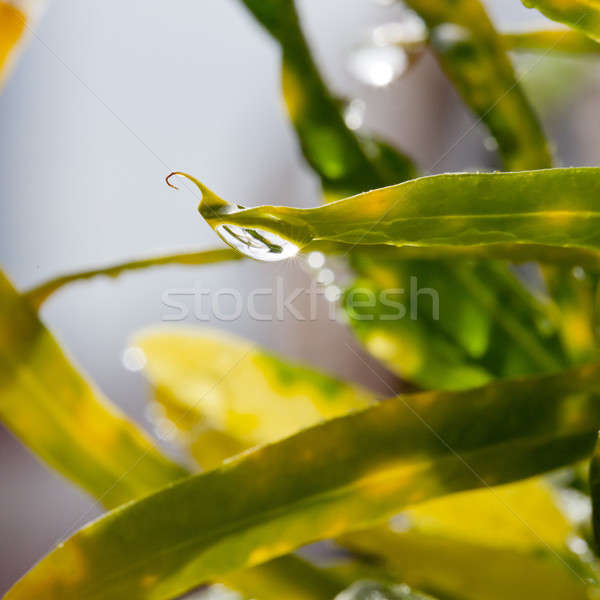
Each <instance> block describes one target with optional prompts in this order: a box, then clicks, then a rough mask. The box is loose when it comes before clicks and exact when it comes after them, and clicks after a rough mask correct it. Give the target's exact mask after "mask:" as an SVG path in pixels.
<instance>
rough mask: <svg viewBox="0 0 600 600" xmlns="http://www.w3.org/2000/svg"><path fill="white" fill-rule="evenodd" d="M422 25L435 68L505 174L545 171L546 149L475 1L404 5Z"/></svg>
mask: <svg viewBox="0 0 600 600" xmlns="http://www.w3.org/2000/svg"><path fill="white" fill-rule="evenodd" d="M407 4H408V5H409V6H410V7H411V8H412V9H413V10H415V11H416V12H417V13H418V14H419V15H420V16H421V17H422V18H423V19H424V21H425V23H426V24H427V26H428V28H429V30H430V43H431V45H432V47H433V49H434V50H435V52H436V55H437V56H438V58H439V61H440V64H441V66H442V68H443V69H444V71H445V72H446V74H447V75H448V77H449V78H450V80H451V81H452V83H453V84H454V85H455V87H456V89H457V91H458V92H459V93H460V95H461V96H462V98H463V100H464V101H465V103H466V104H467V106H469V108H471V110H472V111H473V112H474V113H475V114H476V115H477V116H478V117H479V118H480V119H481V121H483V123H485V125H486V126H487V127H488V129H489V130H490V133H491V134H492V135H493V136H494V138H495V139H496V140H497V142H498V149H499V152H500V154H501V155H502V159H503V161H504V165H505V168H506V169H507V170H509V171H524V170H527V169H543V168H547V167H550V166H551V157H550V152H549V150H548V145H547V142H546V139H545V137H544V134H543V132H542V130H541V127H540V125H539V123H538V120H537V118H536V116H535V113H534V112H533V110H532V108H531V106H530V104H529V102H528V101H527V99H526V97H525V95H524V94H523V91H522V89H521V86H520V85H519V81H518V79H517V77H516V75H515V72H514V70H513V67H512V65H511V62H510V60H509V58H508V56H507V54H506V51H505V47H504V45H503V43H502V39H501V36H500V35H498V33H497V32H496V30H495V29H494V26H493V24H492V22H491V21H490V19H489V17H488V15H487V12H486V10H485V8H484V6H483V4H482V3H481V2H479V0H458V1H457V2H446V1H445V0H408V1H407Z"/></svg>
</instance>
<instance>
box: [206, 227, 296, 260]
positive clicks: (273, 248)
mask: <svg viewBox="0 0 600 600" xmlns="http://www.w3.org/2000/svg"><path fill="white" fill-rule="evenodd" d="M216 232H217V233H218V234H219V237H220V238H221V239H222V240H223V241H224V242H225V243H226V244H229V245H230V246H231V247H232V248H235V249H236V250H238V251H239V252H241V253H242V254H244V255H246V256H248V257H249V258H254V259H256V260H263V261H268V262H274V261H278V260H285V259H286V258H291V257H292V256H296V254H298V250H299V249H300V248H299V247H298V246H296V244H293V243H292V242H290V241H289V240H286V239H285V238H282V237H281V236H279V235H277V234H275V233H271V232H270V231H263V230H262V229H246V228H245V227H239V226H238V225H217V227H216Z"/></svg>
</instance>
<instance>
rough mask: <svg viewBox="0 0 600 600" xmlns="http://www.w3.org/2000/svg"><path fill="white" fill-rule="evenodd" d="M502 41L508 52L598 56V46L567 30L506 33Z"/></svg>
mask: <svg viewBox="0 0 600 600" xmlns="http://www.w3.org/2000/svg"><path fill="white" fill-rule="evenodd" d="M502 41H503V42H504V44H505V45H506V47H507V48H508V49H509V50H527V51H529V50H531V51H543V52H546V51H548V52H565V53H567V54H598V53H600V44H599V43H598V42H595V41H594V40H591V39H590V38H589V37H587V36H586V35H583V34H582V33H579V32H577V31H573V30H569V29H548V30H543V31H521V32H511V33H509V32H506V33H503V34H502Z"/></svg>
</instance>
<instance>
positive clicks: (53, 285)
mask: <svg viewBox="0 0 600 600" xmlns="http://www.w3.org/2000/svg"><path fill="white" fill-rule="evenodd" d="M241 258H243V257H242V256H240V254H239V253H238V252H234V251H233V250H229V249H227V248H216V249H214V250H203V251H201V252H183V253H181V254H169V255H162V256H154V257H150V258H144V259H139V260H133V261H128V262H124V263H118V264H114V265H109V266H107V267H100V268H98V269H90V270H89V271H79V272H76V273H69V274H68V275H62V276H60V277H56V278H53V279H51V280H49V281H46V282H45V283H42V284H41V285H39V286H36V287H35V288H33V289H31V290H29V291H28V292H26V294H25V297H26V298H27V300H28V301H29V302H30V303H31V305H32V306H33V307H34V308H39V307H40V305H41V304H42V303H43V302H44V301H45V300H46V299H47V298H48V297H49V296H50V295H51V294H53V293H54V292H56V291H57V290H59V289H60V288H62V287H63V286H65V285H68V284H70V283H73V282H76V281H83V280H86V279H92V278H94V277H99V276H106V277H118V276H119V275H121V274H122V273H124V272H126V271H136V270H140V269H148V268H152V267H159V266H164V265H193V266H195V265H207V264H214V263H219V262H223V261H228V260H239V259H241Z"/></svg>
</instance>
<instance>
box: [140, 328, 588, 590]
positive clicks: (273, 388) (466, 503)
mask: <svg viewBox="0 0 600 600" xmlns="http://www.w3.org/2000/svg"><path fill="white" fill-rule="evenodd" d="M137 343H138V345H139V346H140V347H141V348H142V349H143V350H144V352H145V355H146V359H147V366H146V368H147V372H148V373H149V377H150V380H151V381H152V383H153V384H154V386H156V388H157V389H160V390H163V392H164V391H166V390H168V391H169V397H170V398H171V399H170V401H169V402H168V403H167V404H166V405H165V408H166V409H167V413H170V412H171V407H172V406H175V407H177V409H176V411H175V414H179V412H180V411H181V410H182V409H183V410H187V411H188V412H193V413H194V422H195V423H202V422H204V421H205V419H204V415H203V413H202V410H203V408H204V406H205V404H206V402H205V401H204V398H203V389H204V387H205V386H206V385H207V384H208V383H209V382H208V381H207V380H206V378H207V377H208V378H209V379H211V380H213V381H214V382H215V383H216V382H217V381H220V380H221V379H222V378H223V376H224V375H225V374H226V373H227V371H228V369H229V368H230V365H229V364H228V363H229V361H230V360H231V358H230V356H232V355H233V356H235V355H236V353H239V351H240V350H241V349H243V348H246V347H247V345H248V344H247V342H245V341H242V340H235V339H233V338H230V336H227V337H225V338H224V339H223V342H222V343H220V344H219V343H217V340H216V338H215V337H214V334H210V333H209V334H208V335H205V334H203V333H195V334H193V333H192V332H191V331H186V332H185V333H181V332H180V331H179V330H177V329H170V330H163V331H154V332H153V331H149V332H145V333H142V334H141V335H139V336H138V338H137ZM236 346H238V348H237V349H236ZM209 351H210V355H211V356H212V358H213V360H212V365H210V364H209V363H208V361H207V360H206V355H207V354H208V352H209ZM253 352H254V353H255V354H257V355H258V356H260V353H258V351H257V350H256V348H253ZM182 354H183V355H185V356H187V357H190V356H192V355H193V356H196V357H197V360H194V361H193V365H192V366H193V368H192V369H189V370H188V369H185V370H184V371H183V372H182V370H181V369H180V368H179V367H178V363H179V360H178V357H179V356H181V355H182ZM217 365H218V367H217ZM296 369H297V367H296V366H295V365H293V364H289V363H288V365H287V368H286V370H289V371H292V372H295V371H296ZM250 370H253V371H255V372H254V373H253V374H249V373H248V372H247V373H246V374H245V375H244V374H242V375H241V378H242V379H243V381H241V382H240V385H238V386H236V388H235V389H227V390H224V393H223V394H219V395H218V396H215V397H214V398H213V400H214V404H213V402H211V403H210V408H209V414H210V413H214V412H215V410H216V406H215V405H217V406H221V407H223V411H225V410H226V409H227V408H228V407H230V406H232V405H234V404H235V398H231V397H230V396H232V395H235V394H239V395H240V398H243V397H245V395H247V390H248V389H252V390H254V389H256V391H257V393H258V394H259V395H260V397H261V403H260V404H255V405H254V409H251V408H250V407H248V409H246V410H245V411H244V415H243V416H244V417H245V421H246V422H247V423H252V424H253V423H254V421H255V420H256V422H261V421H262V420H264V419H265V418H269V417H268V415H269V413H271V411H274V412H277V413H281V412H285V407H286V405H287V403H288V402H290V403H291V404H292V407H296V408H295V411H296V412H297V405H298V402H299V401H300V396H299V395H298V393H297V392H298V388H297V386H294V385H293V378H288V377H286V380H289V383H290V385H288V386H286V387H285V388H282V386H281V381H280V378H279V377H273V370H272V367H271V365H270V364H269V363H268V362H267V364H264V363H262V362H261V361H257V362H254V364H252V365H249V366H248V371H250ZM317 375H318V376H319V377H320V374H318V373H317ZM257 379H259V380H260V384H259V385H258V386H255V385H253V384H254V383H255V382H256V380H257ZM309 379H310V377H309ZM181 382H184V384H183V385H182V384H181ZM245 383H247V384H248V385H244V384H245ZM313 393H316V394H317V395H318V394H320V393H322V392H321V391H319V390H314V391H313ZM162 396H163V394H158V401H159V402H160V401H161V398H162ZM347 397H348V398H349V400H350V401H349V402H348V405H347V410H348V411H350V410H352V409H353V408H354V407H355V403H354V401H353V396H352V395H348V396H347ZM304 402H305V404H306V405H307V411H306V414H307V415H310V414H313V413H314V410H313V407H314V405H315V402H314V400H313V399H312V398H311V397H305V398H304ZM340 408H341V407H340ZM319 412H320V411H319ZM320 417H321V415H320V414H318V413H316V414H314V419H315V421H314V422H315V423H316V422H318V421H319V420H320ZM269 420H271V418H269ZM230 422H231V423H232V424H233V426H232V427H228V425H227V423H225V422H223V420H221V426H222V427H223V429H220V430H218V431H216V430H214V429H206V428H205V427H204V426H200V427H196V428H194V429H193V430H191V431H188V430H187V429H186V431H184V432H182V437H183V438H184V439H185V440H186V443H191V445H192V452H193V453H194V456H195V457H196V458H197V459H198V460H199V461H200V462H201V463H202V464H205V463H206V461H207V458H208V460H209V461H210V464H211V465H212V466H217V465H218V464H220V462H222V461H223V460H224V459H226V458H229V457H230V456H231V455H232V454H235V453H238V452H240V451H241V450H243V449H246V448H247V447H249V446H252V445H254V444H256V443H259V442H262V443H269V442H273V441H276V440H278V439H281V438H284V437H287V436H288V435H290V434H292V433H294V432H295V431H296V429H297V428H296V426H295V423H293V422H291V421H290V420H289V419H287V418H283V419H282V420H281V423H280V427H276V426H273V427H270V428H269V432H270V433H271V434H273V436H274V437H271V438H268V437H267V438H264V437H263V436H260V437H254V434H256V432H257V431H258V430H257V428H255V427H253V426H252V425H251V426H250V428H249V430H248V431H247V432H243V433H242V435H241V437H240V429H239V425H238V419H235V418H232V419H230ZM212 424H213V425H214V426H218V423H215V422H214V421H213V423H212ZM273 425H275V424H274V423H273ZM198 432H200V433H198ZM208 433H212V434H218V436H220V437H219V439H221V440H229V442H228V444H227V445H226V444H223V443H221V444H220V445H219V446H218V447H217V448H215V444H214V437H212V436H209V435H207V434H208ZM467 516H468V518H467ZM401 519H402V522H403V523H405V525H404V527H405V528H407V527H408V528H409V530H408V531H409V534H408V536H404V533H405V532H403V533H398V532H394V533H391V532H389V531H388V532H387V533H384V534H382V533H381V530H380V529H374V530H369V531H362V532H359V533H358V534H347V535H346V536H343V538H341V539H338V540H337V541H338V542H339V543H341V544H342V545H343V546H346V547H348V548H350V549H353V550H358V551H359V552H362V551H364V552H365V553H367V554H369V556H373V557H374V558H376V559H377V560H385V561H391V562H392V563H396V564H402V560H403V556H404V554H403V553H400V554H395V553H394V550H395V549H396V546H397V545H398V544H403V543H404V544H405V543H407V542H406V539H407V538H408V539H409V540H411V541H412V543H413V544H418V543H420V544H421V545H422V546H423V547H430V549H431V556H430V559H429V561H428V562H427V563H426V564H425V565H424V566H423V568H422V571H426V575H427V577H426V579H425V580H426V581H428V582H429V583H431V582H436V583H437V584H439V585H440V586H441V588H443V589H445V591H448V590H446V588H445V587H444V585H445V583H444V582H445V581H446V579H447V577H448V575H447V569H446V567H444V569H443V570H442V574H441V575H440V576H439V578H437V577H436V574H437V570H436V564H435V563H436V561H437V557H436V555H435V553H434V550H435V549H436V548H441V549H443V550H444V552H443V553H442V555H441V556H440V560H441V561H442V562H444V561H448V556H453V555H454V553H452V545H453V542H455V544H456V553H455V555H456V561H455V562H454V563H453V564H454V566H455V567H456V568H458V566H460V567H461V568H462V569H464V570H465V573H464V577H466V578H467V579H468V578H471V577H472V574H471V572H470V571H471V570H472V562H471V559H472V557H473V556H474V555H475V554H476V552H477V548H478V547H480V548H481V549H482V551H483V552H484V553H486V554H490V555H491V556H492V557H493V558H494V559H495V560H496V561H498V560H499V559H500V558H502V559H503V561H502V562H501V563H497V562H496V564H495V566H494V567H492V568H491V571H492V575H493V576H490V577H485V576H484V575H480V576H478V578H477V581H478V585H477V586H476V588H475V589H476V592H477V595H476V596H475V597H476V598H477V599H478V600H496V599H497V598H499V597H501V594H500V596H499V595H498V594H499V593H500V592H498V591H497V589H498V585H497V581H496V579H497V577H498V575H497V574H498V573H502V585H501V586H500V588H499V589H500V590H501V593H505V592H506V589H507V588H508V587H509V586H511V585H514V586H515V587H516V588H518V589H521V588H522V592H520V593H522V594H523V595H522V597H523V598H525V597H527V594H529V593H534V596H535V594H537V595H538V596H542V595H543V594H555V593H557V597H558V598H565V600H566V599H567V598H569V599H571V598H577V597H582V594H583V593H584V588H585V586H584V585H583V584H582V583H581V582H580V581H579V579H578V577H577V576H575V577H573V573H572V570H571V569H572V568H579V569H580V570H582V568H581V565H580V564H579V563H578V561H577V559H576V558H575V557H574V556H569V557H568V558H567V551H566V543H567V540H568V538H569V537H570V536H572V535H573V528H572V526H571V524H570V523H569V522H568V521H567V519H566V518H565V516H564V515H563V514H562V513H561V511H560V510H559V508H558V507H557V503H556V498H555V495H554V494H553V493H552V491H551V489H550V487H549V485H548V484H547V483H545V482H543V481H542V480H540V479H532V480H528V481H525V482H519V483H515V484H511V485H506V486H501V487H498V488H494V489H484V490H475V491H469V492H463V493H460V494H454V495H451V496H446V497H444V498H440V499H437V500H432V501H429V502H425V503H422V504H419V505H417V506H415V507H414V508H412V509H409V510H408V511H406V512H405V513H403V514H402V516H401ZM355 535H356V536H357V538H356V540H354V536H355ZM420 535H421V536H422V539H419V536H420ZM382 536H383V537H382ZM396 536H400V538H401V539H399V540H397V541H396V542H395V543H393V544H390V543H388V542H389V540H393V539H394V538H395V537H396ZM415 540H416V541H415ZM499 550H501V552H498V551H499ZM459 556H460V557H461V558H460V559H459V558H458V557H459ZM557 556H560V557H561V558H562V557H564V560H565V561H566V560H568V561H569V565H568V566H567V565H566V564H565V563H563V562H561V561H560V560H559V561H558V562H556V557H557ZM466 558H469V560H466ZM521 559H522V560H524V561H525V563H526V564H527V565H529V563H531V562H532V561H533V564H532V565H529V566H527V567H523V569H519V571H518V576H516V577H515V578H513V577H512V575H511V571H510V568H511V566H512V565H513V564H515V563H519V564H520V562H519V561H520V560H521ZM544 561H545V562H546V563H548V561H549V563H550V564H549V565H548V564H547V565H546V566H544V564H543V563H544ZM408 564H409V565H412V564H413V563H412V562H411V559H410V558H409V559H408ZM530 566H531V568H533V570H534V571H535V573H536V576H532V578H531V579H530V580H529V581H528V583H527V585H525V586H524V587H523V582H522V581H521V578H522V577H523V575H524V574H526V573H527V571H526V568H529V567H530ZM503 569H505V570H504V571H503ZM565 569H566V571H567V572H566V573H564V572H559V573H557V574H556V573H555V571H557V570H558V571H564V570H565ZM394 570H395V571H396V572H397V571H398V569H397V568H395V569H394ZM244 573H245V572H244ZM453 573H454V574H453V579H454V580H456V581H458V582H460V581H461V578H462V577H463V576H461V572H460V571H458V570H457V569H455V570H454V572H453ZM537 574H539V576H538V575H537ZM408 575H409V577H408V579H406V581H407V582H408V583H410V584H411V585H416V586H417V587H418V586H419V584H420V583H421V581H422V580H423V574H422V572H421V571H419V570H414V571H413V570H408ZM586 576H587V575H586ZM402 577H403V574H401V575H400V578H401V579H402ZM412 577H416V580H415V579H413V578H412ZM230 579H231V577H230ZM255 589H260V588H258V587H256V588H255ZM426 589H433V588H432V587H431V585H430V586H429V587H427V588H426ZM454 591H456V590H454ZM566 592H569V593H571V594H572V595H569V594H567V593H566ZM461 597H462V596H461ZM469 598H470V597H469Z"/></svg>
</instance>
